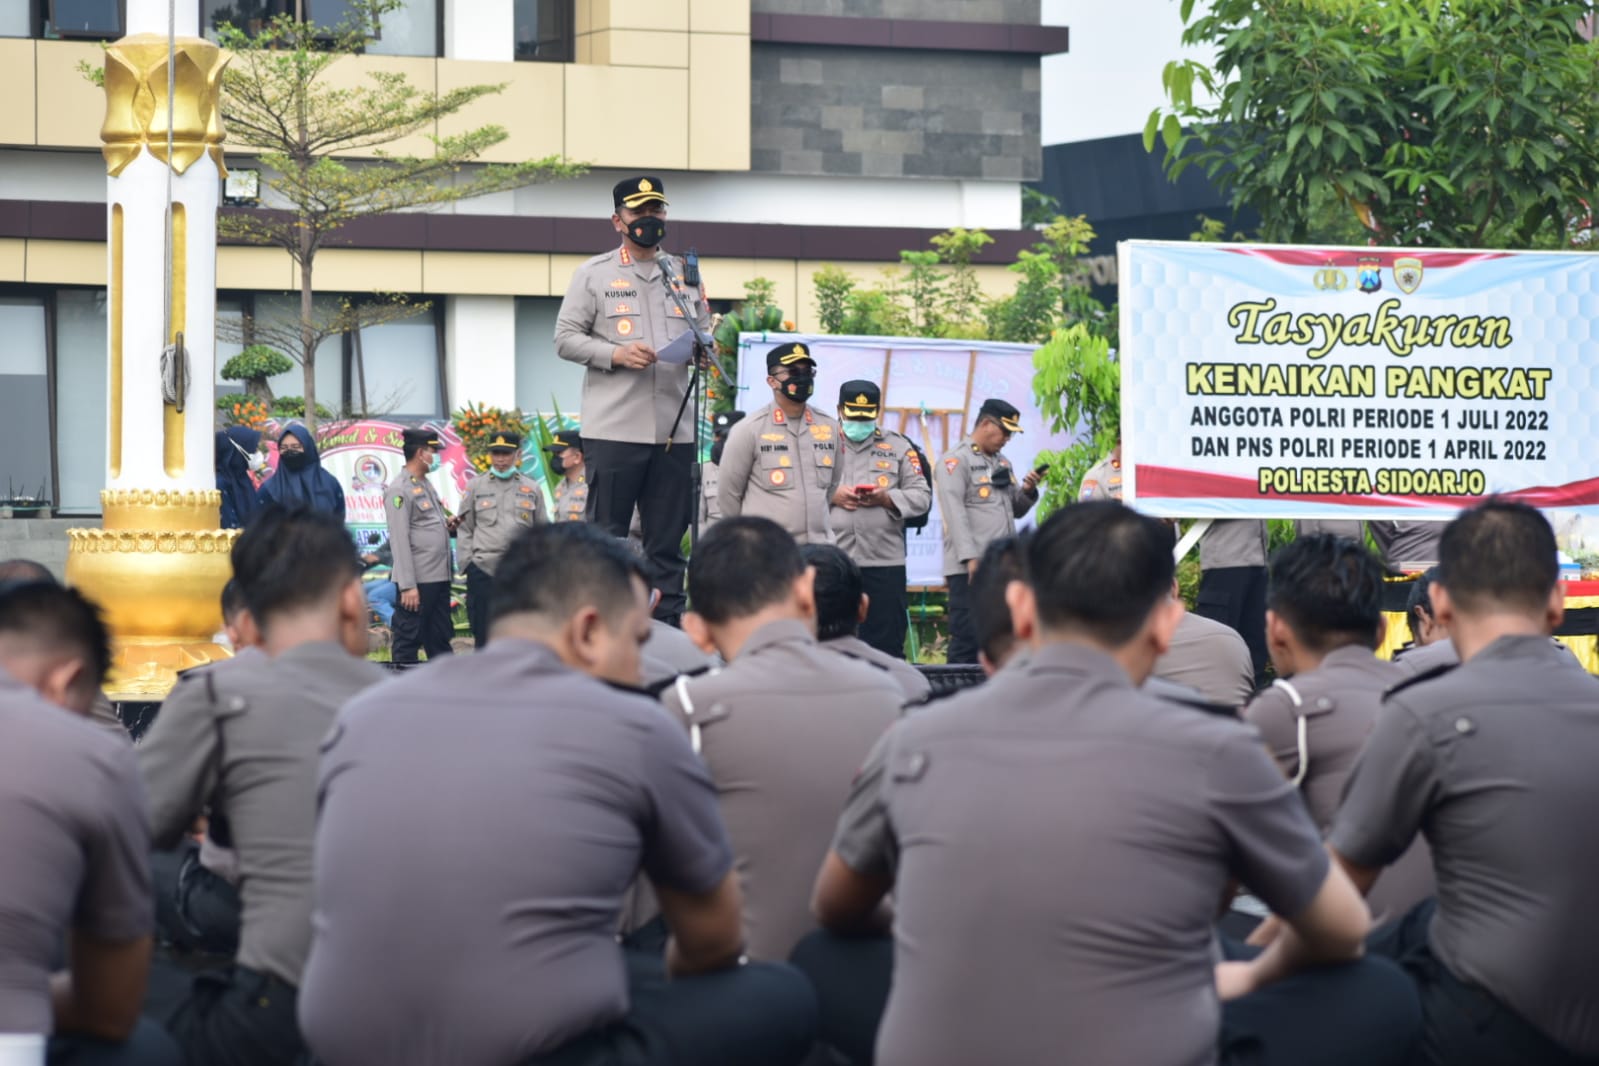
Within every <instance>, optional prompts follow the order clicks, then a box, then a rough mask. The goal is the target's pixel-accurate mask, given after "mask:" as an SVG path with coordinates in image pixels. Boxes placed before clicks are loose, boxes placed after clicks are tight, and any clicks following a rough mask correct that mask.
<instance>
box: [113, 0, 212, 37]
mask: <svg viewBox="0 0 1599 1066" xmlns="http://www.w3.org/2000/svg"><path fill="white" fill-rule="evenodd" d="M127 5H128V35H129V36H130V37H131V36H132V35H133V34H135V33H159V34H162V35H163V36H165V34H166V32H167V0H127ZM175 6H176V8H177V12H176V14H177V30H178V36H179V37H198V36H200V5H199V4H197V3H194V2H193V0H177V3H176V5H175Z"/></svg>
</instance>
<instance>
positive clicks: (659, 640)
mask: <svg viewBox="0 0 1599 1066" xmlns="http://www.w3.org/2000/svg"><path fill="white" fill-rule="evenodd" d="M639 651H640V652H641V653H643V654H644V655H648V656H650V657H652V658H654V659H657V660H659V661H660V662H663V663H666V664H667V665H669V666H671V667H672V670H673V672H674V673H678V674H692V673H694V672H695V671H697V670H704V669H705V668H706V667H708V666H712V665H714V664H715V663H716V662H717V660H716V659H714V658H712V657H711V656H710V655H707V654H706V653H705V652H703V651H701V650H700V646H699V645H698V644H695V643H694V642H693V641H692V640H690V639H689V636H688V634H687V633H685V632H683V631H682V630H681V629H679V628H677V627H676V626H674V625H670V624H668V623H666V622H663V621H661V620H660V619H659V618H652V619H650V635H649V639H647V640H646V641H645V642H644V644H643V646H642V647H640V648H639Z"/></svg>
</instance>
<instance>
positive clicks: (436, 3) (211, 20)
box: [200, 0, 442, 56]
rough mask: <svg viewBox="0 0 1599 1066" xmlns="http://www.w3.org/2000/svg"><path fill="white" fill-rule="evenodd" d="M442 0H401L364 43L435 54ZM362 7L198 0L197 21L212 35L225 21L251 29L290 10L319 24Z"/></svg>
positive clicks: (292, 0)
mask: <svg viewBox="0 0 1599 1066" xmlns="http://www.w3.org/2000/svg"><path fill="white" fill-rule="evenodd" d="M441 3H442V0H404V3H402V4H401V5H400V6H399V7H398V8H396V9H395V10H393V11H390V12H388V13H387V14H385V15H383V16H382V17H381V20H380V22H379V24H378V32H377V35H376V36H375V37H374V38H373V39H372V41H371V42H370V43H368V45H367V46H366V51H367V52H368V53H369V54H371V55H393V56H436V55H438V54H439V38H440V28H441V20H442V7H441V6H440V5H441ZM364 8H365V4H364V3H363V0H200V26H201V29H202V32H204V33H205V35H206V36H207V37H209V38H211V39H213V40H215V39H216V30H217V27H218V26H219V25H221V24H222V23H224V22H231V23H232V24H233V25H235V26H238V27H239V28H241V29H243V30H244V31H245V32H246V33H250V34H254V33H256V32H258V31H259V30H260V29H261V27H262V26H263V25H264V24H265V23H266V22H267V20H269V19H271V18H272V17H273V16H275V15H285V14H286V15H293V16H294V17H296V18H301V19H305V20H306V21H308V22H314V23H317V24H318V25H321V26H329V27H332V26H340V25H344V24H346V23H348V22H350V21H351V20H352V19H353V18H355V17H356V16H357V15H359V14H360V13H361V11H362V10H363V9H364Z"/></svg>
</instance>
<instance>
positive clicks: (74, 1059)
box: [44, 1018, 183, 1066]
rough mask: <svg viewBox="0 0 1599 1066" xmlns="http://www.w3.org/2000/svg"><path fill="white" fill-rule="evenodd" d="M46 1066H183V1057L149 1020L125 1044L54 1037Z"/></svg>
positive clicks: (88, 1038)
mask: <svg viewBox="0 0 1599 1066" xmlns="http://www.w3.org/2000/svg"><path fill="white" fill-rule="evenodd" d="M44 1061H45V1066H183V1054H182V1052H180V1051H179V1050H178V1046H177V1045H176V1044H174V1043H173V1042H172V1038H171V1037H170V1036H168V1035H167V1034H166V1031H165V1030H163V1029H162V1028H161V1027H160V1026H159V1025H156V1024H155V1023H154V1022H152V1021H150V1019H148V1018H140V1019H139V1023H138V1025H136V1026H135V1027H134V1029H133V1032H132V1033H131V1034H130V1035H129V1036H128V1038H127V1039H126V1040H124V1041H122V1042H121V1043H111V1042H110V1041H107V1040H96V1039H95V1038H94V1037H91V1036H80V1035H78V1034H76V1033H71V1034H64V1035H61V1036H52V1037H51V1038H50V1042H49V1044H48V1046H47V1050H46V1051H45V1057H44Z"/></svg>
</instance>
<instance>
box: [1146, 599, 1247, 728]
mask: <svg viewBox="0 0 1599 1066" xmlns="http://www.w3.org/2000/svg"><path fill="white" fill-rule="evenodd" d="M1153 674H1154V676H1155V677H1158V678H1161V679H1163V680H1165V681H1171V682H1175V683H1176V684H1179V685H1187V686H1188V687H1189V688H1191V689H1194V690H1195V691H1197V692H1198V693H1200V695H1202V696H1203V697H1204V698H1205V699H1206V700H1208V701H1209V702H1211V703H1220V704H1224V705H1226V706H1228V707H1242V706H1243V705H1244V704H1245V703H1248V702H1249V697H1250V694H1251V693H1253V692H1254V691H1255V664H1254V661H1253V660H1252V659H1250V657H1249V645H1247V644H1245V643H1244V638H1243V637H1241V636H1239V635H1238V632H1237V630H1235V629H1233V628H1232V627H1231V626H1228V625H1224V624H1222V623H1221V622H1218V621H1215V620H1214V619H1211V618H1206V617H1205V616H1204V615H1199V614H1195V613H1194V612H1193V611H1188V612H1186V613H1185V614H1184V615H1183V618H1182V621H1180V622H1178V623H1177V631H1176V632H1175V633H1173V634H1172V641H1171V647H1170V648H1167V649H1166V653H1165V654H1164V655H1162V656H1161V657H1160V658H1158V659H1156V660H1155V669H1154V671H1153Z"/></svg>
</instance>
